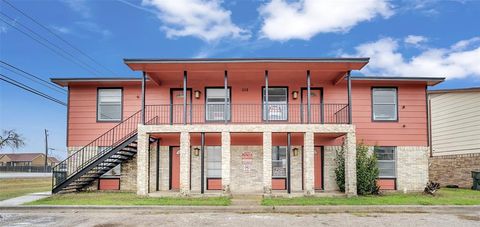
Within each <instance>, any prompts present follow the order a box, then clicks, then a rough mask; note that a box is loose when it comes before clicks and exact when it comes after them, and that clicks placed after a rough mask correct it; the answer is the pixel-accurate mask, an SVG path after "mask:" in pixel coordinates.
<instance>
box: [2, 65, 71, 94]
mask: <svg viewBox="0 0 480 227" xmlns="http://www.w3.org/2000/svg"><path fill="white" fill-rule="evenodd" d="M0 63H2V64H5V65H7V66H9V67H11V68H13V69H16V70H18V71H20V72H22V73H24V74H26V75H28V76H30V77H33V78H35V79H37V80H39V81H41V82H43V83H39V82H38V81H37V80H34V79H32V78H30V77H27V76H25V75H23V74H22V73H18V72H17V71H14V70H12V69H10V68H8V67H5V66H3V65H0V67H2V68H4V69H6V70H8V71H10V72H12V73H15V74H17V75H19V76H22V77H24V78H27V79H29V80H31V81H33V82H35V83H38V84H40V85H43V86H45V87H47V88H50V89H52V90H54V91H56V92H61V93H63V94H66V91H65V89H63V88H60V87H58V86H55V85H53V84H52V83H50V82H48V81H46V80H44V79H42V78H40V77H38V76H35V75H33V74H31V73H28V72H25V71H24V70H22V69H19V68H17V67H15V66H13V65H10V64H8V63H6V62H4V61H2V60H0Z"/></svg>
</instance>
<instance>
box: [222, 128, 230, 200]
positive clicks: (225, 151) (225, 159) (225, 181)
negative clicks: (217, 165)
mask: <svg viewBox="0 0 480 227" xmlns="http://www.w3.org/2000/svg"><path fill="white" fill-rule="evenodd" d="M222 192H223V194H224V195H230V132H222Z"/></svg>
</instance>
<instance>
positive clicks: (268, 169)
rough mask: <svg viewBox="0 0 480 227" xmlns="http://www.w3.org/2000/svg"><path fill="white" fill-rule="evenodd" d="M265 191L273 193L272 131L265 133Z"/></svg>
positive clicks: (267, 193)
mask: <svg viewBox="0 0 480 227" xmlns="http://www.w3.org/2000/svg"><path fill="white" fill-rule="evenodd" d="M263 193H264V194H265V195H270V194H272V132H264V133H263Z"/></svg>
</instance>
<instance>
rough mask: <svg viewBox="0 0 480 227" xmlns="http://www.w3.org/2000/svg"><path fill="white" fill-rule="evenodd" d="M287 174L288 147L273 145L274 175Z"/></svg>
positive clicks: (281, 175)
mask: <svg viewBox="0 0 480 227" xmlns="http://www.w3.org/2000/svg"><path fill="white" fill-rule="evenodd" d="M286 176H287V147H285V146H274V147H272V177H274V178H275V177H286Z"/></svg>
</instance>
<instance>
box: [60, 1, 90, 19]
mask: <svg viewBox="0 0 480 227" xmlns="http://www.w3.org/2000/svg"><path fill="white" fill-rule="evenodd" d="M63 2H65V3H66V4H67V6H68V7H70V9H72V10H73V11H75V12H77V13H80V15H81V16H82V17H84V18H89V17H91V16H92V15H91V11H90V7H88V5H87V1H86V0H64V1H63Z"/></svg>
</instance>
